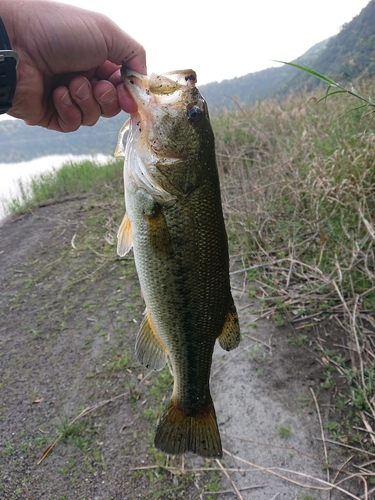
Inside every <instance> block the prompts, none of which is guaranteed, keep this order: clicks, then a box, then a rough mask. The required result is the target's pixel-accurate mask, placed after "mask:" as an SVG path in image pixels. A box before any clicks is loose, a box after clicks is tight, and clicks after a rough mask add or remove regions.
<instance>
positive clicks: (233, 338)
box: [218, 299, 241, 351]
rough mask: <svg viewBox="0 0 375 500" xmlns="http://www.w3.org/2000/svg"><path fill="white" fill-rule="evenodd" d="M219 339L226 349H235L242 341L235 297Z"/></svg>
mask: <svg viewBox="0 0 375 500" xmlns="http://www.w3.org/2000/svg"><path fill="white" fill-rule="evenodd" d="M218 339H219V344H220V346H221V347H222V348H223V349H225V350H226V351H231V350H232V349H235V348H236V347H238V344H239V343H240V339H241V336H240V324H239V321H238V315H237V310H236V306H235V305H234V302H233V299H232V301H231V304H230V306H229V310H228V312H227V315H226V317H225V321H224V326H223V329H222V331H221V334H220V335H219V337H218Z"/></svg>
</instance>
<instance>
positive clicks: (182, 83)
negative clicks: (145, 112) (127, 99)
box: [121, 65, 197, 107]
mask: <svg viewBox="0 0 375 500" xmlns="http://www.w3.org/2000/svg"><path fill="white" fill-rule="evenodd" d="M121 75H122V79H123V82H124V85H125V87H126V88H127V90H128V91H129V93H130V95H131V96H132V97H133V99H134V100H135V102H136V104H137V105H138V106H141V107H144V106H145V105H147V103H148V102H149V101H150V100H151V96H152V95H154V96H155V97H157V96H168V95H172V94H174V93H175V92H177V91H183V90H186V89H187V88H193V87H195V84H196V83H197V75H196V73H195V71H193V70H191V69H188V70H178V71H170V72H168V73H164V74H156V73H152V74H151V75H149V76H148V75H142V74H140V73H138V72H137V71H134V70H131V69H129V68H127V67H126V66H124V65H123V66H122V68H121Z"/></svg>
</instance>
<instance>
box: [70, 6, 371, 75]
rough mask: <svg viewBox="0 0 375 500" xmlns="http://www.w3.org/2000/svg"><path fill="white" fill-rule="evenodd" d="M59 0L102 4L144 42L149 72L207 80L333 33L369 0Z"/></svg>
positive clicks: (300, 49) (296, 52) (266, 62)
mask: <svg viewBox="0 0 375 500" xmlns="http://www.w3.org/2000/svg"><path fill="white" fill-rule="evenodd" d="M64 2H65V3H70V4H72V5H76V6H78V7H83V8H86V9H91V10H96V11H98V12H103V13H104V14H106V15H108V16H109V17H110V18H111V19H113V20H114V21H115V22H116V23H117V24H119V25H120V26H121V27H122V28H123V29H124V30H125V31H126V32H127V33H129V34H130V35H132V36H133V37H134V38H135V39H137V40H138V41H139V42H141V43H142V44H143V45H144V47H145V48H146V52H147V60H148V69H149V72H150V73H151V72H165V71H171V70H175V69H185V68H191V69H194V70H195V71H196V72H197V75H198V83H200V84H204V83H209V82H212V81H221V80H224V79H231V78H234V77H236V76H242V75H246V74H247V73H252V72H254V71H259V70H261V69H264V68H268V67H271V66H275V65H276V64H275V63H273V62H272V60H275V59H276V60H282V61H291V60H293V59H296V58H297V57H298V56H300V55H302V54H303V53H304V52H306V50H308V49H309V48H310V47H312V46H313V45H314V44H316V43H318V42H320V41H322V40H324V39H325V38H328V37H330V36H332V35H335V34H336V33H338V31H339V29H340V27H341V26H342V25H343V24H344V23H347V22H349V21H351V20H352V19H353V17H355V16H356V15H358V14H359V13H360V11H361V9H362V8H363V7H365V6H366V5H367V4H368V3H369V0H352V1H349V0H344V1H343V0H328V1H327V0H315V1H314V2H302V1H301V0H283V1H280V0H263V1H262V2H259V1H254V0H253V1H251V0H250V1H249V2H244V1H243V0H229V1H225V2H223V1H221V2H219V1H218V0H215V1H213V0H194V1H192V0H185V1H176V0H173V1H171V0H161V1H156V0H125V1H124V0H64ZM244 6H246V7H244Z"/></svg>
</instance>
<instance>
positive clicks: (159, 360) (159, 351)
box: [135, 310, 167, 370]
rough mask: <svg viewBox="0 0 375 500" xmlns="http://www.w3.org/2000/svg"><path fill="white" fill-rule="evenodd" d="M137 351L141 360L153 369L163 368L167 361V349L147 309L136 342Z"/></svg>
mask: <svg viewBox="0 0 375 500" xmlns="http://www.w3.org/2000/svg"><path fill="white" fill-rule="evenodd" d="M135 352H136V354H137V358H138V359H139V361H140V362H141V363H142V364H143V365H144V366H146V367H147V368H152V369H153V370H161V369H162V368H163V367H164V365H165V364H166V362H167V350H166V348H165V346H164V344H163V343H162V341H161V340H160V338H159V337H158V335H157V334H156V332H155V329H154V326H153V324H152V321H151V317H150V314H149V312H148V311H147V310H146V314H145V316H144V318H143V320H142V323H141V327H140V329H139V332H138V335H137V340H136V342H135Z"/></svg>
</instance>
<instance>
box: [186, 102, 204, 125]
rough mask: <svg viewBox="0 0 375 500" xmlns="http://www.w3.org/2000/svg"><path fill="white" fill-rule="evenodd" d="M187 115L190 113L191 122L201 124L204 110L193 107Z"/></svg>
mask: <svg viewBox="0 0 375 500" xmlns="http://www.w3.org/2000/svg"><path fill="white" fill-rule="evenodd" d="M187 113H188V119H189V120H190V121H191V122H193V123H196V122H199V120H200V119H201V115H202V110H201V108H200V107H199V106H195V105H193V106H191V107H190V108H188V110H187Z"/></svg>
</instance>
